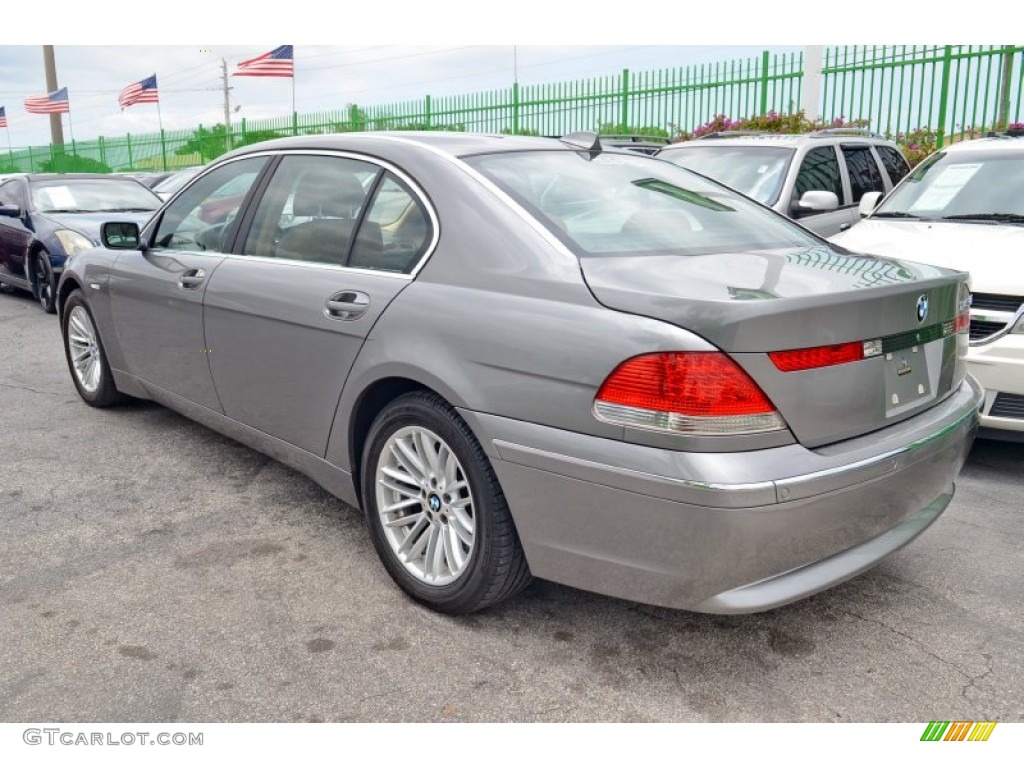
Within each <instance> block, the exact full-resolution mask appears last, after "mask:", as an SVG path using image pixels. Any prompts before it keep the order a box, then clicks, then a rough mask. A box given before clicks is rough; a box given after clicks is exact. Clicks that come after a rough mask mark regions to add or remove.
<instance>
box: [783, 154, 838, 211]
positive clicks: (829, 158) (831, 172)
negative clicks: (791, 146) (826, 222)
mask: <svg viewBox="0 0 1024 768" xmlns="http://www.w3.org/2000/svg"><path fill="white" fill-rule="evenodd" d="M812 191H813V192H835V195H836V198H837V199H838V200H839V202H840V204H842V201H843V180H842V178H841V177H840V175H839V160H838V158H837V157H836V151H835V149H834V148H833V147H816V148H814V149H812V150H811V151H810V152H808V153H807V154H806V155H805V156H804V161H803V163H801V164H800V173H798V174H797V177H796V199H795V200H794V201H793V202H797V201H799V200H800V198H801V197H803V195H804V193H805V192H812Z"/></svg>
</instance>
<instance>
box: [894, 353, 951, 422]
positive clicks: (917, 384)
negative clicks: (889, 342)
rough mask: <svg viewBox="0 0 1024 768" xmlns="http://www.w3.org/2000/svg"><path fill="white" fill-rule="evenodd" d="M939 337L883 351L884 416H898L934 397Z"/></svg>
mask: <svg viewBox="0 0 1024 768" xmlns="http://www.w3.org/2000/svg"><path fill="white" fill-rule="evenodd" d="M942 343H943V342H942V340H941V339H940V340H937V341H933V342H929V343H928V344H917V345H915V346H912V347H905V348H904V349H900V350H896V351H893V352H886V353H885V360H884V367H885V415H886V416H887V417H888V416H897V415H899V414H900V413H902V412H904V411H908V410H910V409H912V408H917V407H918V406H920V405H924V404H925V403H928V402H930V401H931V400H934V399H935V395H936V388H937V386H938V382H939V373H940V372H941V367H942Z"/></svg>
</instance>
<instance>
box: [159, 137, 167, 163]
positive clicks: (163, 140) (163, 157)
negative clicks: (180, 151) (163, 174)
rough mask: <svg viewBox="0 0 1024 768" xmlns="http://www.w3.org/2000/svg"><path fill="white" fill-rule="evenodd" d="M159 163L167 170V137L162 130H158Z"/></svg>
mask: <svg viewBox="0 0 1024 768" xmlns="http://www.w3.org/2000/svg"><path fill="white" fill-rule="evenodd" d="M160 161H161V162H162V163H163V169H164V170H165V171H166V170H167V136H166V135H165V134H164V129H163V128H161V129H160Z"/></svg>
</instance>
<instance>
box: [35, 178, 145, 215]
mask: <svg viewBox="0 0 1024 768" xmlns="http://www.w3.org/2000/svg"><path fill="white" fill-rule="evenodd" d="M30 186H31V189H32V203H33V204H34V206H35V208H36V209H37V210H39V211H40V212H42V213H97V212H100V211H155V210H156V209H157V208H159V207H160V205H161V201H160V198H159V197H157V196H156V195H154V194H153V193H152V192H150V191H149V190H148V189H146V188H145V187H144V186H143V185H142V184H139V182H137V181H132V180H131V179H119V178H114V177H110V178H105V179H69V178H61V179H53V180H52V181H51V180H46V181H33V182H31V185H30Z"/></svg>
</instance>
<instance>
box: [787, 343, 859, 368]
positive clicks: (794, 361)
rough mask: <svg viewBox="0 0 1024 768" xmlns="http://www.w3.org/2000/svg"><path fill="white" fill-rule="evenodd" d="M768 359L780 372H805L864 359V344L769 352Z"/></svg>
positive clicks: (832, 345)
mask: <svg viewBox="0 0 1024 768" xmlns="http://www.w3.org/2000/svg"><path fill="white" fill-rule="evenodd" d="M768 357H770V358H771V361H772V362H773V363H775V367H776V368H778V369H779V370H780V371H786V372H787V373H788V372H790V371H805V370H807V369H808V368H824V367H825V366H828V365H840V364H841V363H854V362H856V361H858V360H863V359H864V342H862V341H851V342H849V343H847V344H831V345H829V346H827V347H811V348H809V349H787V350H785V351H783V352H769V353H768Z"/></svg>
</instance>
